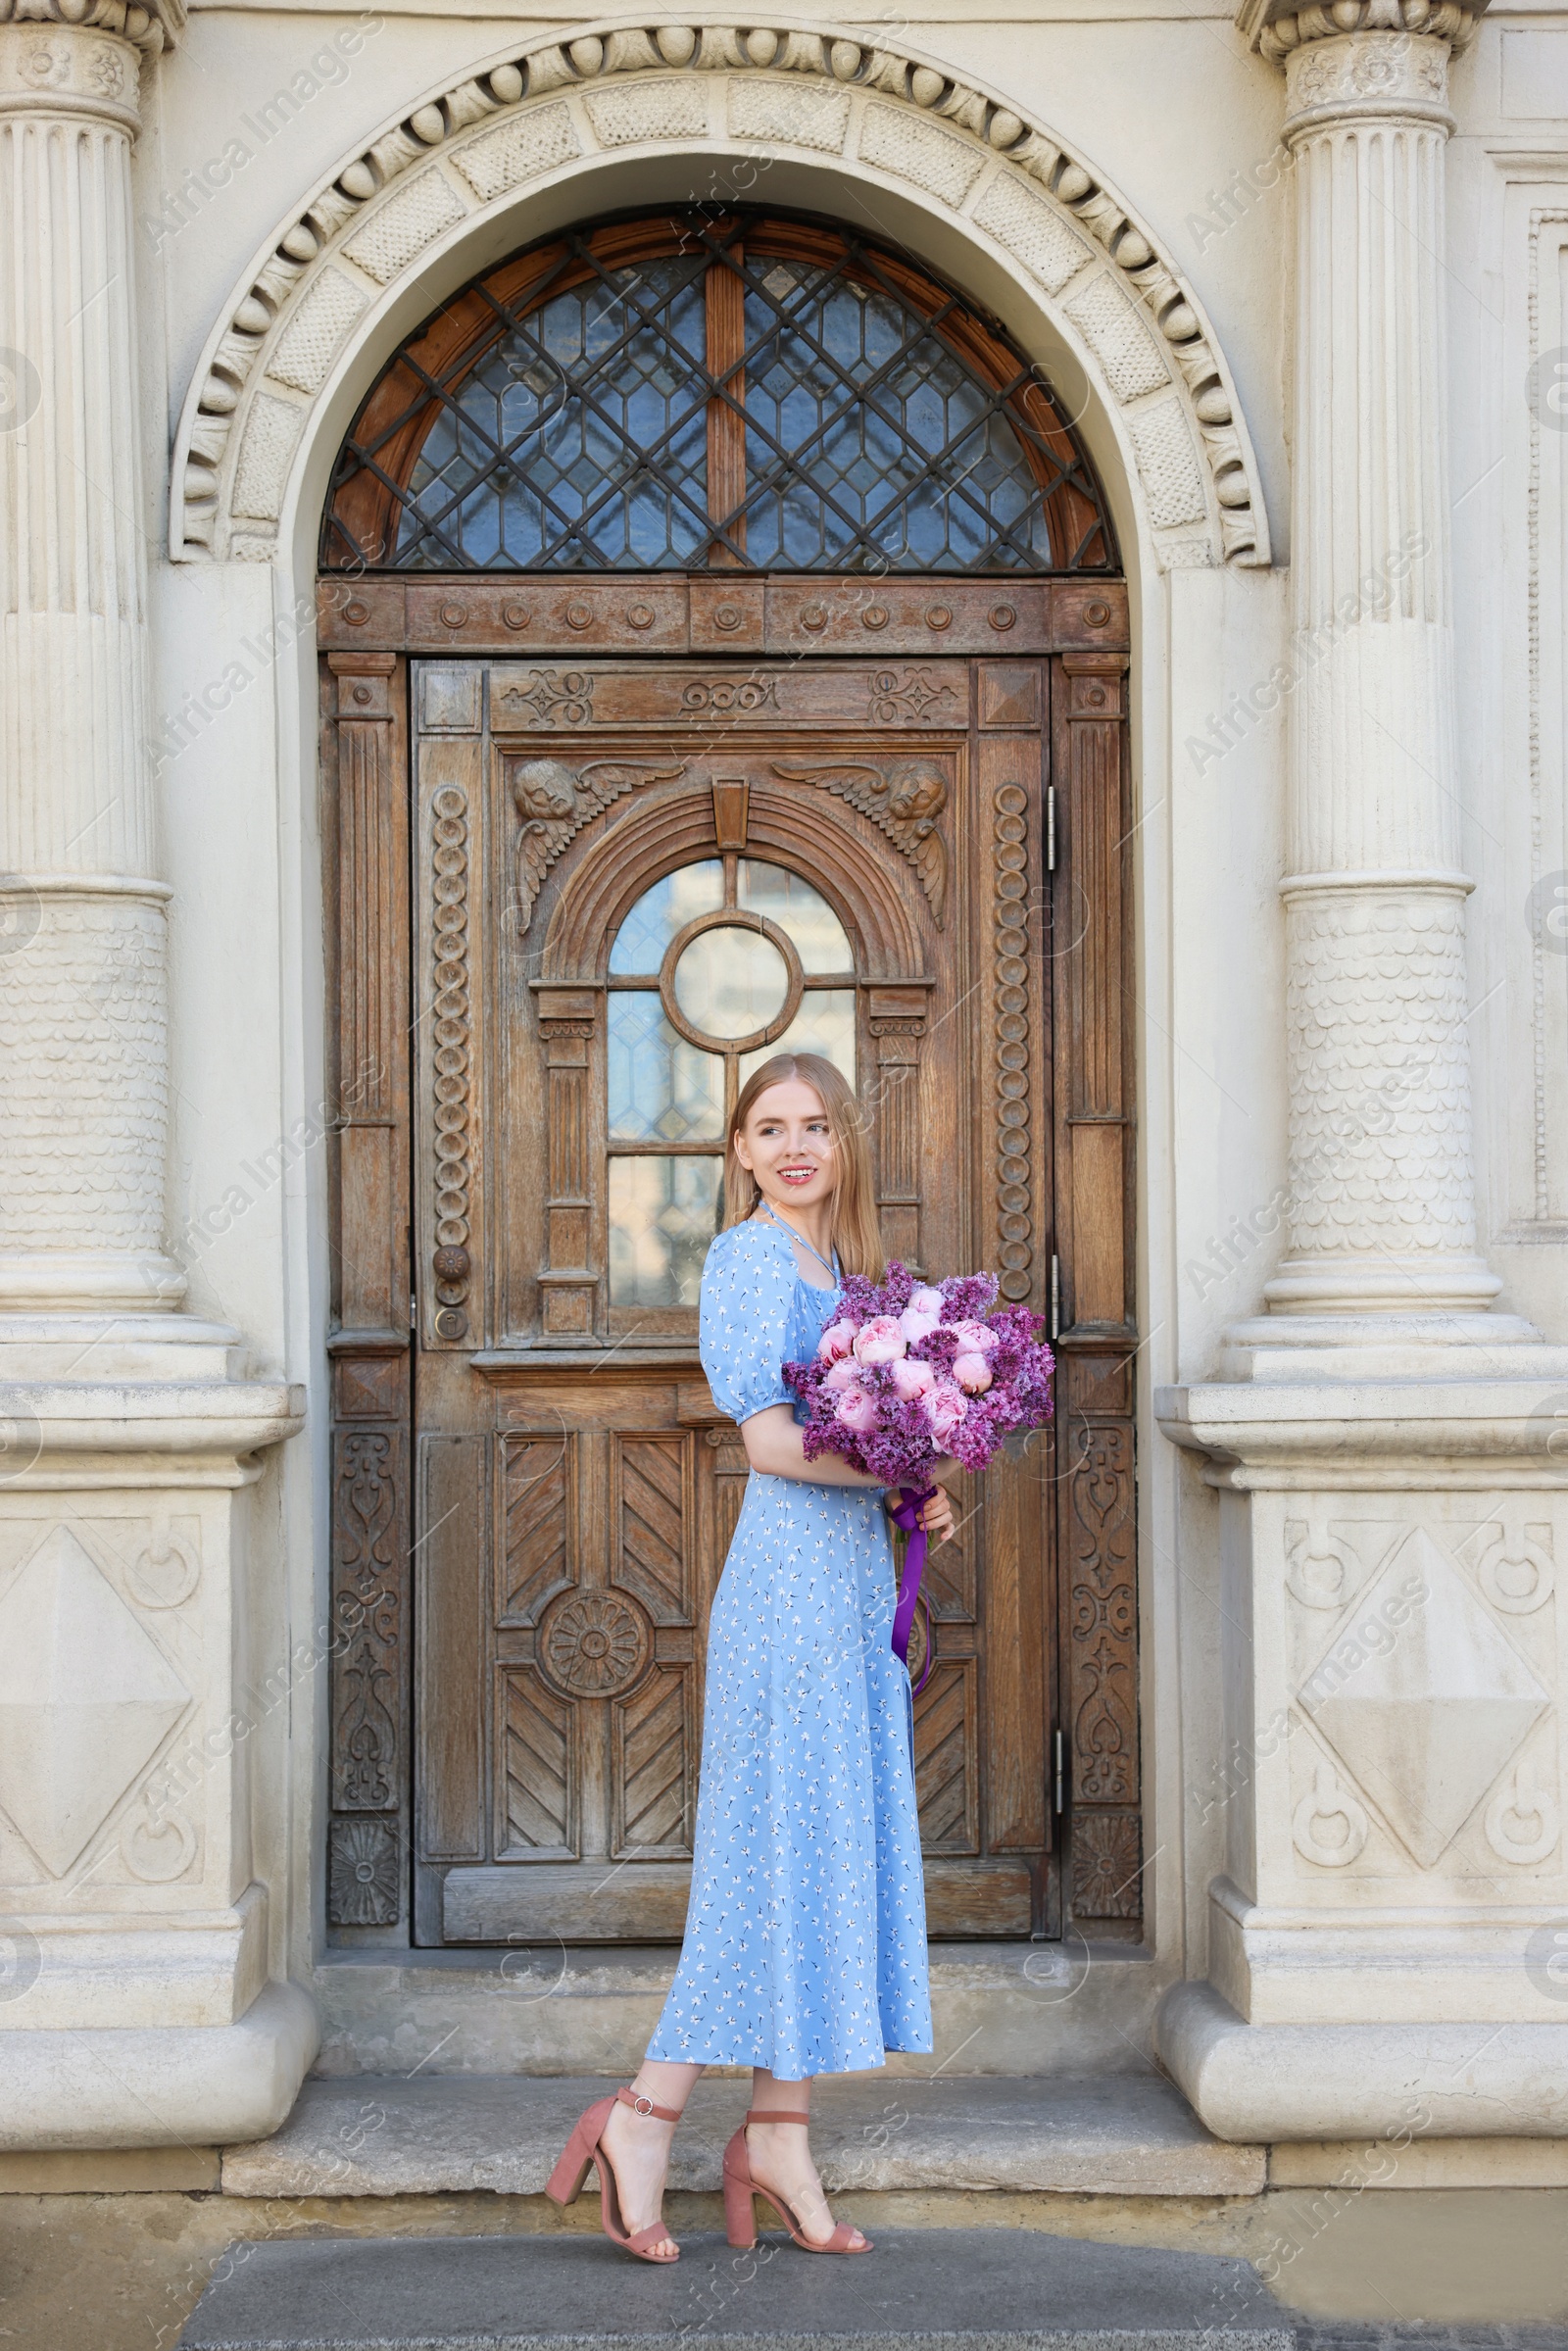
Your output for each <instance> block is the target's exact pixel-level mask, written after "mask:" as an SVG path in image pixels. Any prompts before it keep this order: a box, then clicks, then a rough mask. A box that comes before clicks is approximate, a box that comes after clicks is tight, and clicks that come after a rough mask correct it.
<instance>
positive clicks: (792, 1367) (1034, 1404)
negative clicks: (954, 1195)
mask: <svg viewBox="0 0 1568 2351" xmlns="http://www.w3.org/2000/svg"><path fill="white" fill-rule="evenodd" d="M996 1299H997V1283H996V1279H995V1277H994V1276H993V1275H991V1274H988V1273H979V1274H963V1275H957V1276H954V1277H952V1278H950V1279H949V1280H947V1281H945V1282H936V1283H932V1282H920V1281H917V1280H916V1279H915V1277H914V1275H913V1274H911V1273H910V1272H909V1271H908V1270H907V1267H905V1266H903V1265H899V1264H892V1265H890V1266H889V1267H888V1269H887V1274H886V1277H885V1278H884V1280H883V1281H882V1282H880V1283H872V1282H868V1281H865V1280H863V1279H862V1278H861V1277H860V1276H858V1275H855V1274H852V1275H851V1276H850V1277H849V1279H848V1280H847V1281H846V1282H845V1284H844V1287H843V1291H842V1293H841V1297H840V1303H839V1308H838V1312H837V1315H836V1316H835V1319H834V1320H833V1321H832V1322H831V1323H829V1325H828V1326H827V1328H826V1330H824V1331H823V1333H822V1336H821V1338H820V1339H819V1340H818V1342H817V1347H816V1353H815V1356H814V1357H813V1358H812V1360H811V1361H810V1362H809V1363H786V1364H785V1366H784V1379H785V1384H786V1385H787V1386H788V1387H789V1388H790V1389H791V1390H792V1391H793V1393H794V1394H795V1395H796V1396H798V1397H799V1398H800V1400H801V1402H802V1403H803V1404H804V1405H805V1406H806V1425H805V1428H804V1429H803V1431H802V1447H803V1450H804V1451H805V1454H806V1458H807V1459H808V1461H811V1460H814V1459H816V1457H817V1456H818V1455H819V1454H821V1453H824V1452H833V1453H838V1454H841V1455H842V1456H843V1458H844V1459H845V1460H846V1461H848V1462H849V1463H850V1465H851V1466H852V1468H855V1469H858V1470H861V1471H863V1472H864V1473H865V1474H866V1475H867V1476H870V1477H874V1478H880V1479H882V1480H883V1482H884V1483H885V1484H886V1485H887V1486H889V1487H898V1488H899V1489H900V1500H899V1504H898V1506H897V1507H896V1508H895V1509H894V1513H893V1515H894V1517H895V1518H896V1519H897V1520H898V1522H899V1524H900V1525H901V1526H903V1527H905V1528H906V1529H907V1531H908V1532H909V1533H910V1534H911V1535H912V1536H913V1540H912V1541H911V1543H910V1544H909V1551H908V1556H907V1561H906V1567H905V1576H904V1583H903V1585H902V1586H901V1588H900V1592H899V1601H898V1607H897V1610H896V1612H895V1615H894V1620H893V1647H894V1650H895V1652H896V1654H897V1655H898V1656H899V1657H900V1659H901V1660H903V1659H905V1658H906V1657H907V1653H908V1645H909V1628H910V1626H911V1624H912V1622H913V1618H914V1607H915V1601H916V1598H917V1597H918V1594H919V1586H920V1576H921V1572H922V1570H923V1568H924V1565H925V1531H924V1527H923V1524H922V1520H923V1514H924V1511H925V1509H926V1508H927V1506H928V1505H929V1504H930V1503H931V1500H932V1497H933V1492H934V1479H935V1475H936V1473H937V1471H938V1469H939V1468H940V1467H942V1466H945V1465H946V1463H947V1462H948V1461H949V1460H951V1461H953V1462H956V1464H957V1466H958V1467H959V1468H961V1469H968V1470H981V1469H984V1468H985V1466H986V1464H987V1463H988V1462H989V1461H990V1460H992V1458H993V1457H994V1456H995V1455H996V1454H997V1453H998V1452H1000V1451H1001V1449H1002V1446H1003V1444H1004V1442H1005V1439H1006V1438H1007V1437H1009V1436H1010V1435H1011V1434H1012V1432H1013V1431H1014V1430H1016V1429H1038V1428H1042V1427H1044V1425H1045V1423H1046V1422H1047V1421H1048V1420H1049V1419H1050V1418H1051V1414H1052V1401H1051V1378H1052V1373H1053V1371H1054V1368H1055V1365H1054V1358H1053V1355H1052V1352H1051V1349H1050V1347H1047V1346H1045V1345H1044V1343H1043V1342H1042V1341H1041V1340H1040V1339H1038V1338H1037V1337H1036V1335H1035V1333H1036V1326H1037V1324H1038V1322H1039V1320H1040V1317H1039V1316H1038V1315H1035V1314H1032V1313H1031V1312H1030V1311H1029V1310H1028V1308H1027V1307H1025V1306H1000V1307H999V1306H998V1305H997V1303H996ZM917 1530H918V1531H917ZM928 1654H929V1652H928ZM922 1679H923V1677H922Z"/></svg>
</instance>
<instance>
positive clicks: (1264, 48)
mask: <svg viewBox="0 0 1568 2351" xmlns="http://www.w3.org/2000/svg"><path fill="white" fill-rule="evenodd" d="M1486 8H1487V0H1334V5H1332V6H1328V7H1323V6H1317V5H1314V6H1310V7H1305V8H1303V7H1301V6H1299V0H1242V5H1241V7H1240V8H1239V9H1238V10H1237V12H1236V24H1237V26H1238V29H1239V30H1240V31H1241V32H1243V33H1244V34H1245V35H1246V37H1247V38H1248V40H1249V41H1250V43H1251V45H1252V47H1253V48H1254V49H1255V50H1257V51H1258V53H1259V54H1260V55H1261V56H1263V57H1266V58H1267V59H1268V60H1269V61H1270V63H1271V64H1273V65H1279V64H1281V63H1283V62H1284V61H1285V60H1287V59H1288V58H1289V57H1290V56H1291V55H1292V53H1293V52H1294V51H1296V50H1297V49H1299V48H1300V47H1302V46H1303V45H1304V44H1306V43H1309V42H1317V41H1330V40H1336V39H1338V38H1340V37H1342V36H1343V35H1345V34H1347V33H1361V32H1385V33H1389V34H1392V35H1394V36H1395V39H1396V40H1397V41H1398V43H1399V45H1400V46H1401V47H1402V48H1403V49H1405V50H1406V51H1414V50H1416V49H1417V48H1425V47H1427V46H1428V45H1429V44H1430V45H1431V46H1433V47H1436V45H1437V44H1438V43H1439V42H1442V43H1444V44H1445V45H1446V47H1447V48H1451V49H1452V50H1453V51H1454V52H1455V54H1457V53H1458V52H1459V51H1460V50H1462V49H1468V47H1469V46H1470V44H1471V42H1472V41H1473V40H1474V39H1475V37H1476V31H1477V28H1478V24H1479V21H1480V19H1481V17H1482V16H1483V15H1484V14H1485V12H1486ZM1440 55H1441V52H1440Z"/></svg>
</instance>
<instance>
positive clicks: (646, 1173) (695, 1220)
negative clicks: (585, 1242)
mask: <svg viewBox="0 0 1568 2351" xmlns="http://www.w3.org/2000/svg"><path fill="white" fill-rule="evenodd" d="M721 1165H722V1162H721V1161H720V1160H718V1159H716V1158H712V1159H710V1158H706V1157H705V1158H701V1159H698V1158H690V1159H657V1158H652V1157H650V1158H639V1159H612V1160H611V1162H610V1302H611V1304H612V1305H613V1306H695V1305H696V1303H697V1298H698V1293H699V1291H700V1289H701V1287H702V1280H703V1259H704V1258H705V1257H706V1256H707V1254H708V1245H709V1243H710V1242H711V1240H712V1238H713V1235H714V1233H715V1232H716V1231H717V1230H718V1188H719V1180H720V1169H721Z"/></svg>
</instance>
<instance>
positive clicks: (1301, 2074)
mask: <svg viewBox="0 0 1568 2351" xmlns="http://www.w3.org/2000/svg"><path fill="white" fill-rule="evenodd" d="M1154 2039H1155V2047H1156V2050H1157V2052H1158V2055H1159V2060H1160V2063H1161V2065H1163V2067H1164V2068H1165V2071H1166V2072H1167V2073H1168V2074H1169V2075H1170V2077H1171V2079H1172V2080H1173V2081H1174V2082H1176V2084H1177V2086H1178V2087H1179V2088H1180V2089H1181V2090H1182V2091H1184V2092H1185V2094H1186V2096H1187V2098H1188V2100H1189V2102H1190V2104H1191V2105H1192V2107H1193V2109H1194V2111H1195V2112H1196V2113H1197V2114H1198V2116H1199V2118H1200V2120H1201V2122H1203V2123H1205V2124H1206V2125H1207V2127H1208V2129H1209V2130H1210V2131H1213V2132H1214V2134H1215V2136H1216V2137H1217V2138H1225V2139H1239V2140H1258V2139H1269V2140H1278V2139H1313V2140H1323V2139H1332V2140H1339V2141H1344V2140H1347V2139H1358V2138H1362V2137H1366V2138H1370V2139H1379V2140H1388V2141H1392V2142H1393V2143H1394V2144H1395V2145H1396V2146H1404V2145H1407V2144H1408V2143H1409V2142H1410V2140H1411V2139H1416V2138H1474V2137H1476V2136H1477V2135H1478V2134H1484V2135H1490V2136H1495V2137H1521V2138H1561V2137H1562V2136H1563V2135H1564V2134H1565V2133H1568V2023H1564V2024H1561V2025H1489V2024H1485V2023H1472V2024H1464V2025H1249V2024H1247V2023H1246V2022H1245V2021H1244V2020H1243V2019H1242V2018H1241V2017H1239V2016H1238V2015H1237V2013H1236V2011H1235V2009H1234V2008H1231V2007H1229V2006H1228V2005H1227V2003H1226V2002H1225V2001H1224V2000H1222V1999H1221V1998H1220V1996H1219V1993H1218V1992H1217V1991H1215V1990H1214V1989H1213V1987H1212V1985H1210V1984H1173V1985H1172V1986H1171V1988H1170V1990H1169V1991H1168V1992H1167V1993H1166V1994H1165V1997H1164V1999H1163V2001H1162V2002H1161V2003H1160V2008H1159V2013H1158V2016H1157V2018H1156V2021H1155V2028H1154Z"/></svg>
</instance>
